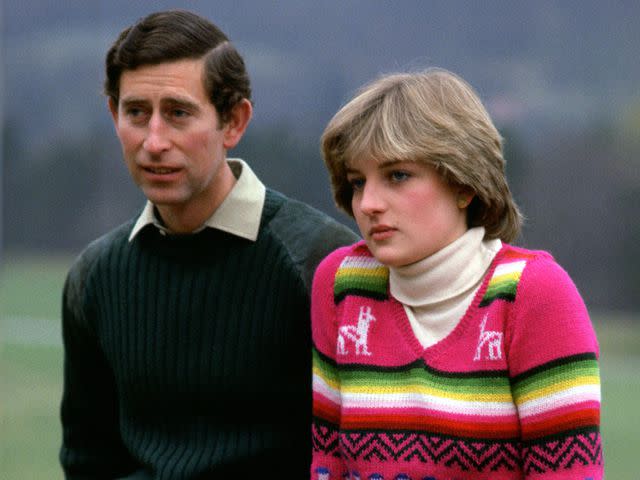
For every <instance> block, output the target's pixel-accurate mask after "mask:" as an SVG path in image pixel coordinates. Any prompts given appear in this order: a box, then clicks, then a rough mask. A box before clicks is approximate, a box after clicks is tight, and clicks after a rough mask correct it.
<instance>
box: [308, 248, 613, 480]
mask: <svg viewBox="0 0 640 480" xmlns="http://www.w3.org/2000/svg"><path fill="white" fill-rule="evenodd" d="M312 334H313V427H312V437H313V460H312V469H311V478H312V479H314V480H337V479H340V480H342V479H343V478H351V479H363V480H364V479H372V480H373V479H376V480H382V479H386V480H400V479H404V480H406V479H413V480H426V479H428V480H452V479H456V480H465V479H473V480H482V479H491V480H512V479H554V480H559V479H563V480H570V479H575V480H578V479H579V480H589V479H590V480H599V479H601V478H602V475H603V461H602V449H601V439H600V433H599V424H600V384H599V373H598V364H597V359H598V345H597V341H596V337H595V334H594V331H593V328H592V325H591V322H590V320H589V317H588V314H587V310H586V308H585V305H584V303H583V301H582V299H581V297H580V295H579V293H578V291H577V289H576V288H575V285H574V284H573V282H572V281H571V279H570V278H569V276H568V275H567V273H566V272H565V271H564V270H563V269H562V268H561V267H560V266H558V264H557V263H556V262H555V261H554V260H553V258H552V257H551V255H549V254H548V253H546V252H542V251H530V250H525V249H521V248H517V247H513V246H510V245H503V247H502V249H501V250H500V251H499V252H498V254H497V255H496V257H495V258H494V260H493V262H492V264H491V267H490V268H489V270H488V272H487V274H486V276H485V278H484V280H483V282H482V284H481V286H480V288H479V289H478V292H477V293H476V296H475V298H474V300H473V302H472V303H471V306H470V307H469V308H468V310H467V312H466V313H465V315H464V316H463V317H462V318H461V320H460V321H459V322H458V324H457V326H456V327H455V328H454V329H453V331H452V332H451V333H450V334H449V335H448V336H446V337H445V338H444V339H442V340H440V341H439V342H437V343H436V344H434V345H432V346H430V347H428V348H423V347H422V345H421V344H420V343H419V341H418V339H417V338H416V337H415V335H414V333H413V331H412V328H411V325H410V323H409V320H408V318H407V316H406V313H405V311H404V308H403V307H402V305H401V304H400V303H399V302H398V301H397V300H396V299H394V298H393V297H392V296H391V295H390V294H389V272H388V269H387V268H386V267H385V266H383V265H382V264H380V263H378V262H377V261H376V260H375V259H374V258H373V257H372V256H371V254H370V252H369V250H368V249H367V247H366V246H365V245H364V244H363V243H358V244H356V245H355V246H352V247H345V248H340V249H338V250H337V251H335V252H334V253H332V254H331V255H329V256H328V257H327V258H326V259H325V260H324V261H323V262H322V263H321V264H320V266H319V267H318V269H317V271H316V276H315V278H314V284H313V294H312Z"/></svg>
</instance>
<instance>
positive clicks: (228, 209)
mask: <svg viewBox="0 0 640 480" xmlns="http://www.w3.org/2000/svg"><path fill="white" fill-rule="evenodd" d="M227 162H228V163H229V166H230V167H231V170H232V171H233V174H234V175H235V176H236V178H237V181H236V183H235V184H234V186H233V188H232V189H231V191H230V192H229V194H228V195H227V197H226V198H225V199H224V201H223V202H222V204H220V206H219V207H218V208H217V209H216V211H215V212H213V215H211V217H209V218H208V219H207V221H206V222H204V224H203V225H202V226H201V227H199V228H197V229H196V230H195V231H194V232H193V233H196V232H199V231H201V230H203V229H205V228H207V227H210V228H216V229H218V230H223V231H225V232H228V233H231V234H233V235H237V236H239V237H242V238H246V239H247V240H252V241H255V240H256V238H258V230H259V229H260V220H261V218H262V208H263V207H264V200H265V194H266V187H265V186H264V184H263V183H262V182H261V181H260V179H259V178H258V177H257V176H256V174H255V173H254V172H253V170H251V168H250V167H249V165H247V163H246V162H245V161H243V160H241V159H239V158H229V159H227ZM149 224H153V225H155V226H156V227H157V228H158V229H159V230H160V232H162V233H163V234H169V233H171V232H170V231H169V230H168V229H167V227H165V226H164V225H162V223H161V222H160V220H159V219H158V218H157V217H156V215H155V212H154V206H153V204H152V203H151V202H150V201H148V200H147V203H146V205H145V207H144V210H142V213H141V214H140V216H139V217H138V220H136V223H135V225H134V226H133V229H132V230H131V234H130V235H129V241H132V240H133V239H134V238H135V237H136V235H138V233H139V232H140V230H142V229H143V228H144V227H145V226H147V225H149Z"/></svg>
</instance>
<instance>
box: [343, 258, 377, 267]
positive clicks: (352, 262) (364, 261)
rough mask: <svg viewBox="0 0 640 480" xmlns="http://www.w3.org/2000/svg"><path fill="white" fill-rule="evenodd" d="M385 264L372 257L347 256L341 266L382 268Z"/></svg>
mask: <svg viewBox="0 0 640 480" xmlns="http://www.w3.org/2000/svg"><path fill="white" fill-rule="evenodd" d="M380 267H383V265H382V264H381V263H380V262H378V261H377V260H376V259H375V258H372V257H345V258H344V260H342V263H341V264H340V268H380Z"/></svg>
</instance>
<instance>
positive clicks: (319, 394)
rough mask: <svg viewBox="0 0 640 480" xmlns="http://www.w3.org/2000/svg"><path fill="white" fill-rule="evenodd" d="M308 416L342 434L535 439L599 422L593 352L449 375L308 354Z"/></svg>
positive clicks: (419, 363) (416, 367) (417, 366)
mask: <svg viewBox="0 0 640 480" xmlns="http://www.w3.org/2000/svg"><path fill="white" fill-rule="evenodd" d="M313 403H314V407H313V408H314V415H315V416H316V417H317V418H319V419H322V420H324V421H326V422H329V423H332V424H334V425H340V428H341V430H343V431H362V430H391V431H398V430H411V431H419V432H425V433H430V434H437V435H446V436H451V437H458V438H469V439H474V440H509V439H515V438H522V439H523V440H525V441H527V440H533V439H537V438H541V437H547V436H550V435H555V434H558V433H560V432H563V431H567V430H572V431H573V430H580V429H586V428H592V427H593V426H597V425H599V403H600V382H599V374H598V366H597V362H596V359H595V356H594V355H592V354H585V355H580V356H575V357H569V358H566V359H563V360H562V361H556V362H553V363H552V364H549V365H545V366H542V367H537V368H536V369H534V370H532V371H530V372H527V373H525V374H523V375H520V376H518V377H517V378H516V379H512V380H510V379H509V377H508V373H507V372H506V371H491V372H489V371H479V372H471V373H449V372H441V371H436V370H433V369H431V368H429V367H428V366H426V365H425V364H424V363H423V362H422V361H417V362H414V363H413V364H411V365H406V366H402V367H394V368H380V367H373V368H372V367H363V366H355V365H350V366H349V367H348V368H345V367H342V368H341V367H340V366H338V365H337V364H336V363H335V362H333V361H332V360H331V359H329V358H328V357H325V356H324V355H322V354H321V353H319V352H318V351H317V350H315V349H314V351H313Z"/></svg>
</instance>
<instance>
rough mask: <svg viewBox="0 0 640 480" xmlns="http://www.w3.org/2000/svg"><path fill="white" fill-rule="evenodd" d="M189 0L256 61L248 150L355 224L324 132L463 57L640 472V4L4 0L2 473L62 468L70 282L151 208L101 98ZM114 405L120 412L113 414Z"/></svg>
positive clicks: (626, 472)
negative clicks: (132, 39)
mask: <svg viewBox="0 0 640 480" xmlns="http://www.w3.org/2000/svg"><path fill="white" fill-rule="evenodd" d="M165 8H189V9H191V10H194V11H196V12H198V13H201V14H204V15H205V16H207V17H208V18H210V19H211V20H212V21H213V22H214V23H216V24H218V25H219V26H220V27H221V28H222V30H223V31H225V32H226V33H227V34H228V35H229V37H230V38H231V40H232V41H233V42H234V43H235V44H236V46H237V47H238V49H239V50H240V52H241V53H242V54H243V55H244V57H245V60H246V62H247V67H248V70H249V73H250V75H251V78H252V82H253V90H254V101H255V117H254V120H253V122H252V124H251V125H250V127H249V130H248V132H247V134H246V136H245V138H244V139H243V141H242V142H241V145H240V146H239V147H238V148H237V149H236V150H234V151H232V152H231V153H230V156H240V157H243V158H244V159H245V160H247V161H248V162H249V163H250V164H251V166H252V168H254V169H255V171H256V172H257V173H258V175H259V176H260V177H261V178H262V180H263V181H264V182H265V183H266V184H268V185H270V186H272V187H275V188H277V189H279V190H281V191H283V192H284V193H286V194H287V195H289V196H293V197H297V198H299V199H302V200H305V201H307V202H308V203H311V204H312V205H314V206H316V207H317V208H320V209H321V210H324V211H326V212H327V213H329V214H331V215H333V216H335V217H336V218H337V219H339V220H340V221H343V222H345V223H346V224H347V225H349V226H352V227H354V224H353V223H352V222H351V221H350V220H349V219H348V218H347V217H346V216H344V215H343V214H341V213H339V212H337V211H336V210H335V209H334V207H333V204H332V201H331V195H330V191H329V184H328V180H327V175H326V173H325V170H324V167H323V165H322V160H321V158H320V155H319V143H318V139H319V137H320V135H321V133H322V130H323V128H324V126H325V125H326V123H327V121H328V120H329V119H330V118H331V116H332V115H333V113H335V111H336V110H337V109H338V108H339V107H340V106H341V105H342V104H343V103H344V102H345V101H346V100H348V99H349V98H350V97H351V96H352V95H353V94H354V93H355V91H356V89H357V88H358V87H359V86H361V85H362V84H363V83H365V82H367V81H369V80H371V79H373V78H374V77H376V76H377V75H379V74H381V73H388V72H391V71H397V70H415V69H421V68H425V67H429V66H439V67H444V68H447V69H450V70H452V71H454V72H456V73H458V74H460V75H461V76H462V77H463V78H465V79H466V80H467V81H469V82H470V83H471V84H472V85H473V86H474V87H475V88H476V90H477V91H478V93H479V94H480V96H481V97H482V99H483V100H484V102H485V104H486V105H487V107H488V109H489V111H490V113H491V114H492V116H493V118H494V120H495V123H496V125H497V126H498V128H499V129H500V131H501V133H502V134H503V136H504V137H505V149H506V158H507V162H508V167H507V169H508V176H509V179H510V183H511V186H512V189H513V191H514V194H515V197H516V200H517V201H518V203H519V204H520V206H521V208H522V210H523V212H524V213H525V215H526V217H527V222H526V225H525V228H524V231H523V235H522V237H521V239H520V241H519V242H518V243H519V244H521V245H523V246H528V247H533V248H541V249H546V250H549V251H551V253H552V254H553V255H554V256H555V257H556V259H557V260H558V261H559V262H560V264H562V265H563V266H564V268H565V269H566V270H568V271H569V273H570V274H571V276H572V278H573V279H574V281H575V282H576V284H577V286H578V288H579V290H580V292H581V293H582V295H583V297H584V298H585V301H586V303H587V305H588V307H589V309H590V311H591V313H592V316H593V321H594V324H595V326H596V329H597V331H598V335H599V339H600V343H601V349H602V377H603V431H604V438H605V456H606V460H607V473H608V477H609V478H614V479H624V478H636V475H634V473H633V472H636V471H637V468H633V464H632V461H633V460H634V459H635V457H634V453H635V450H636V449H637V444H638V442H637V426H638V425H640V419H639V418H638V413H637V399H638V396H639V395H640V379H639V378H638V373H637V372H638V371H640V323H639V322H640V315H639V313H638V312H640V274H639V273H638V272H639V271H640V249H639V248H638V245H639V244H640V222H638V215H637V211H638V208H639V207H640V88H639V80H640V60H639V58H638V56H639V54H638V52H639V50H640V2H637V1H635V0H626V1H623V0H619V1H611V2H601V1H597V0H582V1H578V0H574V1H559V0H558V1H547V0H539V1H535V2H527V1H519V0H518V1H507V0H504V1H497V0H488V1H483V2H478V1H458V2H450V1H427V0H424V1H420V0H415V1H395V2H389V1H387V2H382V1H373V0H366V1H365V0H350V1H344V0H322V1H311V0H309V1H306V0H304V1H303V0H280V1H277V2H276V1H273V2H271V1H263V0H224V1H222V0H221V1H215V2H212V1H208V2H195V1H193V2H187V1H184V2H176V1H174V2H169V1H154V2H145V1H131V0H108V1H107V0H93V1H84V0H55V1H54V0H29V1H24V0H2V1H1V2H0V27H1V29H2V30H1V36H0V65H1V69H0V95H1V96H0V110H1V113H2V115H1V117H0V127H1V131H2V136H1V140H0V146H1V149H0V164H1V166H2V183H1V187H0V188H1V194H2V195H1V207H2V209H1V212H2V213H1V215H2V222H1V231H0V239H1V249H0V252H1V257H0V258H1V261H2V277H1V283H0V299H1V300H2V303H1V308H2V310H1V315H2V316H1V319H0V348H1V350H0V382H1V383H0V412H1V413H2V423H1V424H0V432H2V433H1V434H0V442H1V443H0V445H1V448H2V450H1V456H0V478H8V479H22V478H24V479H34V478H38V479H39V478H47V479H55V478H62V475H61V472H60V471H59V468H58V465H57V457H56V456H57V448H58V444H59V441H60V439H59V436H60V427H59V421H58V411H57V409H58V403H59V397H60V383H61V362H62V351H61V345H60V332H59V309H60V305H59V302H60V292H61V288H62V284H63V281H64V276H65V273H66V271H67V269H68V267H69V265H70V262H71V261H72V259H73V257H74V256H75V255H77V254H78V253H79V251H80V250H81V249H82V247H83V246H84V245H86V244H87V243H88V242H89V241H90V240H92V239H94V238H95V237H97V236H98V235H100V234H102V233H104V232H106V231H107V230H109V229H111V228H113V227H115V226H116V225H118V224H120V223H121V222H123V221H125V220H127V219H129V218H130V217H132V216H134V215H137V212H138V211H139V209H141V207H142V206H143V198H142V196H141V194H140V193H139V192H138V191H137V189H136V188H135V186H134V185H133V183H132V182H131V181H130V179H129V177H128V174H127V172H126V169H125V167H124V166H123V165H122V161H121V154H120V149H119V144H118V142H117V139H116V137H115V134H114V132H113V127H112V125H111V123H110V122H111V119H110V116H109V114H108V111H107V109H106V101H105V99H104V97H103V96H102V95H101V86H102V80H103V60H104V55H105V53H106V50H107V49H108V47H109V45H110V43H111V42H112V41H113V40H114V39H115V37H116V35H117V34H118V33H119V31H120V30H122V29H123V28H124V27H125V26H127V25H129V24H130V23H132V22H134V21H135V20H137V19H138V18H140V17H142V16H144V15H146V14H147V13H150V12H151V11H153V10H159V9H165ZM96 414H97V415H99V414H100V412H96Z"/></svg>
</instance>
